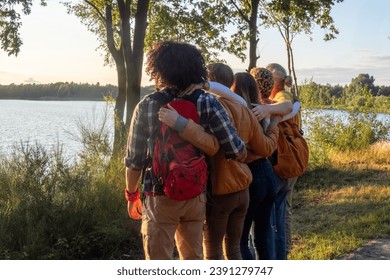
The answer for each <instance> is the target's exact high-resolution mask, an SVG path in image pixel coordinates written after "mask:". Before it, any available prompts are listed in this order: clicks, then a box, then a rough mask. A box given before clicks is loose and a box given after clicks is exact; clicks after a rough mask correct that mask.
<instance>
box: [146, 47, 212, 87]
mask: <svg viewBox="0 0 390 280" xmlns="http://www.w3.org/2000/svg"><path fill="white" fill-rule="evenodd" d="M146 73H147V74H149V75H150V77H151V78H150V80H154V81H155V84H156V87H157V88H158V89H163V88H169V89H177V90H179V91H180V90H185V89H186V88H187V87H188V86H189V85H191V84H199V83H202V82H203V81H205V80H206V77H207V71H206V65H205V60H204V58H203V56H202V54H201V53H200V51H199V50H198V49H197V48H196V47H195V46H193V45H190V44H187V43H179V42H173V41H163V42H159V43H157V44H155V45H154V46H153V48H152V49H151V50H150V51H149V52H148V53H147V54H146Z"/></svg>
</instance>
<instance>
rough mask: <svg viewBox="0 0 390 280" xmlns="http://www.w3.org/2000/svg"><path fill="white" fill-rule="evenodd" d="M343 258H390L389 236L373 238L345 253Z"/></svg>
mask: <svg viewBox="0 0 390 280" xmlns="http://www.w3.org/2000/svg"><path fill="white" fill-rule="evenodd" d="M341 259H343V260H390V236H389V237H387V238H382V239H374V240H371V241H369V242H367V243H365V244H364V245H363V246H362V247H360V248H358V249H356V250H355V251H353V252H351V253H349V254H347V255H345V256H344V257H343V258H341Z"/></svg>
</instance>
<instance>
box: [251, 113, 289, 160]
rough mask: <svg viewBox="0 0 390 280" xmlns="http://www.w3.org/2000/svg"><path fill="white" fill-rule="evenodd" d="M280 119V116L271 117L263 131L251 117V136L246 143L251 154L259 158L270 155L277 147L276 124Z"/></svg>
mask: <svg viewBox="0 0 390 280" xmlns="http://www.w3.org/2000/svg"><path fill="white" fill-rule="evenodd" d="M280 119H281V117H280V116H276V115H273V116H272V117H271V119H270V123H269V125H268V127H267V130H266V131H264V130H263V128H262V127H261V125H260V124H259V122H258V121H257V119H256V118H255V117H252V119H251V125H252V132H253V134H252V137H251V139H250V141H249V143H248V144H249V146H250V148H251V151H252V153H254V154H256V155H258V156H261V157H268V156H270V155H272V153H273V152H274V151H275V149H276V146H277V141H278V136H279V128H278V123H279V121H280Z"/></svg>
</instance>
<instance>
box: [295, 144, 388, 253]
mask: <svg viewBox="0 0 390 280" xmlns="http://www.w3.org/2000/svg"><path fill="white" fill-rule="evenodd" d="M389 154H390V144H389V143H386V142H382V143H379V144H376V145H373V146H370V147H369V148H367V149H364V150H360V151H356V152H331V153H329V160H330V163H329V166H327V167H324V168H316V169H313V170H311V171H308V172H307V173H306V174H305V175H304V176H302V177H301V178H299V180H298V182H297V184H296V187H295V192H294V194H293V227H294V229H293V248H292V252H291V254H290V256H289V259H299V260H324V259H325V260H327V259H338V258H341V257H342V255H344V254H346V253H348V252H350V251H352V250H354V249H356V248H358V247H359V246H361V245H362V244H363V243H364V242H365V241H367V240H370V239H373V238H378V237H383V236H388V235H390V203H389V201H390V157H389V156H388V155H389Z"/></svg>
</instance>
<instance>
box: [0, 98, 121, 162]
mask: <svg viewBox="0 0 390 280" xmlns="http://www.w3.org/2000/svg"><path fill="white" fill-rule="evenodd" d="M107 110H108V111H109V112H108V116H109V118H110V119H109V120H108V123H109V124H111V125H112V124H113V121H112V118H113V117H112V116H113V114H112V109H110V107H109V106H108V105H107V104H106V103H105V102H104V101H29V100H0V131H1V133H0V153H3V154H9V152H10V150H11V147H12V146H13V145H14V144H18V143H20V142H23V143H27V142H28V143H31V144H34V143H35V142H38V143H40V144H42V145H44V146H45V147H48V148H53V147H55V146H56V145H57V143H60V144H61V145H62V146H63V150H64V154H65V155H66V156H69V157H70V156H74V155H77V153H78V152H79V151H80V150H81V148H82V145H81V142H80V141H78V140H77V139H76V138H77V136H79V134H80V133H79V129H78V122H80V121H82V122H84V123H87V124H89V125H91V126H98V125H99V123H101V122H102V121H103V118H104V115H105V112H106V111H107ZM75 136H76V137H75Z"/></svg>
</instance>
